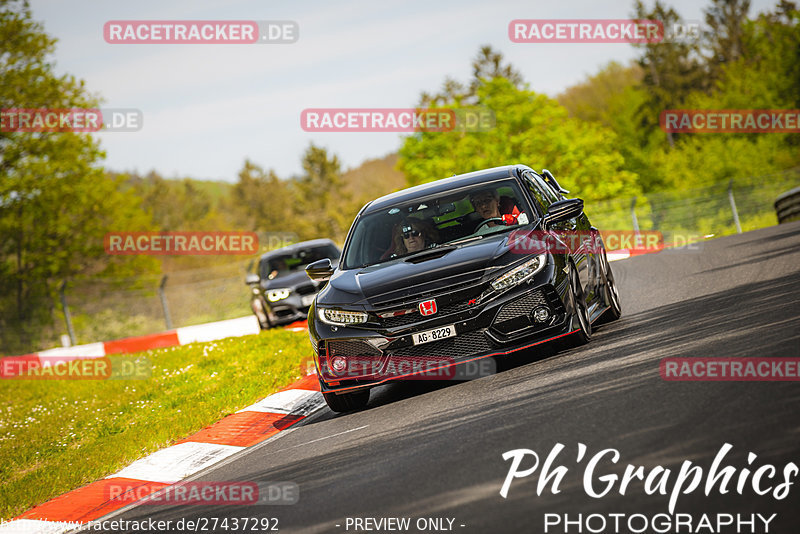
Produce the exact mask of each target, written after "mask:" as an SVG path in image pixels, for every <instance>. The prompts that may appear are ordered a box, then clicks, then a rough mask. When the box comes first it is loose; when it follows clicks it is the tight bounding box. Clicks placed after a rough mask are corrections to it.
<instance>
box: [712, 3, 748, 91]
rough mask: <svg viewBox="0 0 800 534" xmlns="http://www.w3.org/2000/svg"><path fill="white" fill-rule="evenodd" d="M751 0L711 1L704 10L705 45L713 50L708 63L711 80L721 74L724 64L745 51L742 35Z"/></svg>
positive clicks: (737, 57) (735, 58) (734, 59)
mask: <svg viewBox="0 0 800 534" xmlns="http://www.w3.org/2000/svg"><path fill="white" fill-rule="evenodd" d="M748 11H750V0H712V1H711V7H709V8H707V9H705V10H704V11H703V13H704V14H705V20H706V24H707V25H708V27H709V29H710V30H709V31H707V32H705V39H706V48H708V49H709V51H710V57H709V58H708V60H707V61H708V64H709V67H710V69H709V70H710V74H711V77H712V79H716V78H718V77H719V74H720V72H719V71H720V67H721V66H722V65H727V64H730V63H732V62H734V61H736V60H737V59H739V57H741V55H742V53H743V52H744V50H743V47H744V43H743V34H744V23H745V21H746V20H747V12H748Z"/></svg>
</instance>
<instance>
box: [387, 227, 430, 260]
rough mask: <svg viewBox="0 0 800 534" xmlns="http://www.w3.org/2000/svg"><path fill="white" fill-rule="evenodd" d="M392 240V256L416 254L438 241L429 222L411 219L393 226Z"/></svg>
mask: <svg viewBox="0 0 800 534" xmlns="http://www.w3.org/2000/svg"><path fill="white" fill-rule="evenodd" d="M393 239H394V252H395V253H394V254H393V256H394V255H403V254H408V253H410V252H417V251H418V250H422V249H424V248H427V247H430V246H433V245H435V244H436V242H437V241H438V240H439V235H438V232H437V231H436V228H435V227H434V226H433V224H431V223H430V222H428V221H426V220H423V219H415V218H411V219H407V220H405V221H403V222H401V223H400V224H398V225H397V226H395V231H394V236H393Z"/></svg>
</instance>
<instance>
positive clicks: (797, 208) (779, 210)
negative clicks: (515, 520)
mask: <svg viewBox="0 0 800 534" xmlns="http://www.w3.org/2000/svg"><path fill="white" fill-rule="evenodd" d="M775 213H776V215H777V216H778V224H783V223H787V222H790V221H796V220H800V187H795V188H794V189H792V190H790V191H787V192H785V193H783V194H781V195H780V196H778V198H777V199H775Z"/></svg>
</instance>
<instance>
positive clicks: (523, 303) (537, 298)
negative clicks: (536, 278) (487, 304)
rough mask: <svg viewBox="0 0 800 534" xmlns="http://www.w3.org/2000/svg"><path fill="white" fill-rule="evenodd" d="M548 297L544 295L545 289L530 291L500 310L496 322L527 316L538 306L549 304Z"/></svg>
mask: <svg viewBox="0 0 800 534" xmlns="http://www.w3.org/2000/svg"><path fill="white" fill-rule="evenodd" d="M547 305H548V303H547V299H546V298H545V296H544V291H542V290H541V289H537V290H536V291H533V292H532V293H528V294H527V295H524V296H522V297H520V298H518V299H516V300H512V301H511V302H509V303H508V304H506V305H505V306H503V308H502V309H501V310H500V313H498V314H497V317H496V318H495V320H494V322H495V324H498V323H503V322H505V321H512V320H514V319H517V318H519V317H527V316H528V314H529V313H530V312H531V310H533V309H534V308H535V307H536V306H547Z"/></svg>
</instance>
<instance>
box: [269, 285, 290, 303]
mask: <svg viewBox="0 0 800 534" xmlns="http://www.w3.org/2000/svg"><path fill="white" fill-rule="evenodd" d="M291 292H292V290H291V289H287V288H280V289H270V290H269V291H267V300H268V301H270V302H278V301H279V300H283V299H285V298H286V297H288V296H289V293H291Z"/></svg>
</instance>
